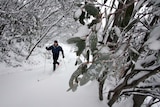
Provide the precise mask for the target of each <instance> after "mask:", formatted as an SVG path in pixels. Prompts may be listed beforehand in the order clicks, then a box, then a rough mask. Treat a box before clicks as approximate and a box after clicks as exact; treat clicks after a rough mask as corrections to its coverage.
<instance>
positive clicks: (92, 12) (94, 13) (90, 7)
mask: <svg viewBox="0 0 160 107" xmlns="http://www.w3.org/2000/svg"><path fill="white" fill-rule="evenodd" d="M84 8H85V10H86V11H87V13H88V14H90V15H92V16H94V17H96V16H98V14H99V10H98V8H96V7H95V6H94V5H92V4H87V5H85V6H84Z"/></svg>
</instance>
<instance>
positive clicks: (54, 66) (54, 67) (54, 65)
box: [53, 59, 56, 71]
mask: <svg viewBox="0 0 160 107" xmlns="http://www.w3.org/2000/svg"><path fill="white" fill-rule="evenodd" d="M53 70H54V71H55V70H56V60H55V59H53Z"/></svg>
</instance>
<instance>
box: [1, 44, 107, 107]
mask: <svg viewBox="0 0 160 107" xmlns="http://www.w3.org/2000/svg"><path fill="white" fill-rule="evenodd" d="M61 45H62V47H63V48H64V52H65V59H62V58H61V56H60V66H59V67H58V68H57V70H56V71H55V72H52V59H47V56H46V64H45V57H44V52H46V51H45V50H44V49H41V51H40V50H39V51H40V52H39V54H34V55H33V56H32V57H31V58H30V63H29V64H27V63H24V64H23V67H19V68H11V67H10V68H8V67H6V66H5V65H3V64H1V65H0V66H1V70H0V87H1V88H0V107H105V105H104V104H103V103H102V102H100V101H99V100H98V95H96V94H95V93H98V89H97V86H96V84H97V83H96V81H95V82H92V83H89V84H88V85H86V86H84V87H80V88H79V89H78V90H77V91H76V92H74V93H73V92H71V91H70V92H67V89H68V88H69V86H68V81H69V78H70V76H71V74H72V73H73V72H74V70H75V69H76V67H75V66H74V63H75V60H76V56H75V53H73V51H72V47H70V46H67V45H64V44H61ZM49 56H50V55H49ZM38 80H39V81H38Z"/></svg>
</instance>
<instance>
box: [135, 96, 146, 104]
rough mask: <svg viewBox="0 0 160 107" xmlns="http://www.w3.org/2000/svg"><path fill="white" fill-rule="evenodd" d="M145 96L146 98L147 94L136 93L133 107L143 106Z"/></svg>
mask: <svg viewBox="0 0 160 107" xmlns="http://www.w3.org/2000/svg"><path fill="white" fill-rule="evenodd" d="M145 98H146V96H144V95H138V94H135V95H134V96H133V101H134V104H133V107H141V105H142V104H143V102H144V100H145Z"/></svg>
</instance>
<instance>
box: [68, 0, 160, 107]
mask: <svg viewBox="0 0 160 107" xmlns="http://www.w3.org/2000/svg"><path fill="white" fill-rule="evenodd" d="M78 6H79V9H77V11H76V12H75V14H74V18H75V20H76V21H78V22H79V23H81V26H80V27H79V28H78V29H77V33H75V34H74V36H75V37H73V38H71V39H69V40H68V43H73V44H75V45H76V46H77V50H76V54H77V56H83V57H84V58H85V59H86V60H85V61H82V60H81V59H80V58H78V59H77V61H76V64H79V63H80V65H79V67H78V69H77V70H76V71H75V72H74V73H73V75H72V76H71V78H70V81H69V86H70V89H69V90H72V91H75V90H76V89H77V87H78V86H79V85H80V86H81V85H84V84H86V83H87V82H88V81H90V80H94V79H97V81H98V82H99V99H100V100H103V97H105V98H106V99H107V101H108V105H109V106H110V107H111V106H112V105H113V104H114V103H115V102H116V101H120V99H121V98H122V97H126V98H127V97H132V99H133V101H134V104H133V107H140V106H141V105H142V103H143V102H144V100H145V98H146V97H147V96H151V97H152V102H150V103H149V104H148V107H149V106H151V105H152V104H154V103H157V102H159V99H160V84H159V81H160V73H159V71H160V33H159V30H160V1H159V0H102V1H96V0H88V1H84V2H82V3H80V4H78ZM108 86H109V87H108ZM106 91H107V93H108V94H103V93H104V92H105V93H106Z"/></svg>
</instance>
